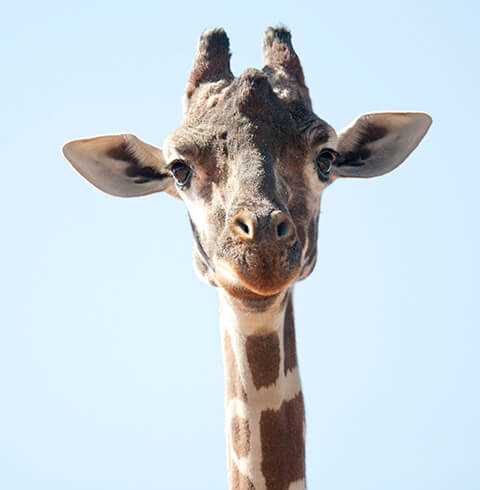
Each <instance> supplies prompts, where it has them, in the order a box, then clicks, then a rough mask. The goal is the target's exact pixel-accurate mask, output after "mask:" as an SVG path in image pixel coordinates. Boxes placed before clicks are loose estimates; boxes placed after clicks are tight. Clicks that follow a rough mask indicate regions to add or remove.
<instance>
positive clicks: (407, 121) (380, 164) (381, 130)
mask: <svg viewBox="0 0 480 490" xmlns="http://www.w3.org/2000/svg"><path fill="white" fill-rule="evenodd" d="M431 124H432V118H431V117H430V116H429V115H428V114H425V113H424V112H374V113H371V114H364V115H362V116H359V117H358V118H357V119H356V120H355V121H354V122H353V124H351V125H350V126H348V127H347V128H345V129H344V130H343V131H341V132H340V133H339V135H338V146H337V151H338V152H339V154H340V155H339V157H338V158H337V160H336V161H335V164H334V172H335V174H336V175H337V176H339V177H376V176H377V175H383V174H386V173H388V172H390V171H392V170H393V169H395V168H396V167H398V166H399V165H400V164H401V163H402V162H403V161H404V160H405V159H406V158H407V157H408V155H410V153H411V152H412V151H413V150H414V149H415V148H416V147H417V145H418V144H419V143H420V141H421V140H422V138H423V137H424V136H425V134H426V132H427V131H428V128H429V127H430V125H431Z"/></svg>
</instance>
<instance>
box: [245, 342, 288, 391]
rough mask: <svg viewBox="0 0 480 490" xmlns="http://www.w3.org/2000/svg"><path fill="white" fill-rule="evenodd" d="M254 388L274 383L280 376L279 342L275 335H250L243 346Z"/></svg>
mask: <svg viewBox="0 0 480 490" xmlns="http://www.w3.org/2000/svg"><path fill="white" fill-rule="evenodd" d="M245 350H246V352H247V359H248V364H249V366H250V372H251V373H252V379H253V384H254V385H255V388H257V390H258V389H260V388H262V387H264V386H270V385H271V384H273V383H275V381H276V380H277V379H278V376H279V374H280V342H279V339H278V334H277V333H271V334H268V335H250V336H249V337H247V341H246V344H245Z"/></svg>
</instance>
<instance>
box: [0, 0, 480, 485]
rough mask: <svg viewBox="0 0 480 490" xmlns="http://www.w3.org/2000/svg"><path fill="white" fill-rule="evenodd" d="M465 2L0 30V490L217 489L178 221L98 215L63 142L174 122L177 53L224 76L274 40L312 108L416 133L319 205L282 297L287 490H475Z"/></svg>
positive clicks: (14, 22) (96, 17) (206, 321)
mask: <svg viewBox="0 0 480 490" xmlns="http://www.w3.org/2000/svg"><path fill="white" fill-rule="evenodd" d="M479 16H480V12H479V7H478V3H476V2H461V1H460V2H455V3H452V2H444V1H436V2H432V1H425V2H414V1H409V0H407V1H401V2H400V1H393V2H374V1H365V2H353V1H348V2H342V1H339V2H331V5H330V6H329V5H328V4H327V2H297V3H295V4H293V3H292V2H274V3H273V2H263V3H261V2H251V1H249V0H246V1H243V2H241V3H237V4H231V3H228V4H227V3H226V2H223V3H220V2H208V3H207V4H205V3H204V2H195V3H193V2H192V3H189V2H179V3H178V4H177V5H175V6H174V5H173V4H167V3H163V2H143V1H138V2H135V3H132V2H119V1H116V2H110V1H104V2H88V1H87V2H42V3H39V2H23V3H15V4H14V3H13V2H10V3H9V4H8V5H4V6H3V7H2V16H1V19H0V54H1V60H2V66H3V76H2V77H1V78H0V130H1V134H2V136H3V137H2V149H1V155H2V168H3V172H2V181H3V182H4V185H3V190H2V193H1V199H2V205H1V207H0V218H1V223H2V228H3V231H4V233H3V234H2V240H1V242H0V252H1V253H0V257H1V259H0V261H1V262H0V267H1V269H0V270H1V276H2V281H1V282H0V298H1V300H0V301H1V304H0V393H1V403H0V487H1V488H5V489H6V490H20V489H22V490H40V489H42V490H43V489H48V490H57V489H58V490H70V489H72V490H73V489H78V490H80V489H81V490H87V489H88V490H97V489H98V490H110V489H112V490H113V489H115V490H133V489H135V490H136V489H138V488H142V489H144V490H150V489H168V490H180V489H188V490H189V489H205V490H216V489H225V488H226V465H225V450H224V436H223V374H222V363H221V353H220V342H219V334H218V319H217V298H216V291H215V290H214V289H213V288H209V287H207V286H205V285H204V284H203V283H201V282H199V281H198V280H197V278H196V277H195V275H194V272H193V270H192V267H191V232H190V229H189V226H188V222H187V216H186V211H185V209H184V207H183V206H182V204H181V203H180V202H177V201H175V200H174V199H171V198H169V196H166V195H165V196H164V195H154V196H150V197H144V198H139V199H131V200H122V199H118V198H113V197H111V196H108V195H106V194H103V193H101V192H99V191H98V190H96V189H94V188H93V187H91V186H89V185H88V184H87V183H86V182H85V181H84V180H83V179H81V178H80V177H79V176H78V175H77V174H75V172H74V171H73V170H72V168H71V167H70V166H69V164H68V163H67V162H66V160H64V158H63V157H62V155H61V152H60V148H61V145H62V144H63V143H64V142H66V141H68V140H70V139H73V138H78V137H83V136H94V135H96V134H104V133H116V132H132V133H135V134H137V135H138V136H139V137H141V138H142V139H144V140H146V141H149V142H151V143H153V144H158V145H161V143H162V141H163V139H164V138H165V137H166V136H167V135H168V133H169V132H170V131H172V130H173V129H174V128H175V127H176V126H177V125H178V124H179V123H180V121H181V97H182V92H183V88H184V86H185V84H186V81H187V76H188V73H189V70H190V67H191V63H192V59H193V55H194V52H195V48H196V43H197V39H198V36H199V34H200V33H201V31H202V30H204V29H205V28H209V27H216V26H223V27H224V28H225V29H226V30H227V32H228V34H229V36H230V40H231V49H232V53H233V57H232V69H233V70H234V72H235V73H236V74H239V73H240V72H241V71H242V70H243V69H245V68H247V67H250V66H255V67H260V66H261V49H260V46H261V41H262V36H263V31H264V29H265V27H267V26H268V25H275V24H278V23H283V24H285V25H287V26H288V27H290V29H291V30H292V33H293V41H294V45H295V47H296V49H297V52H298V53H299V55H300V58H301V60H302V63H303V66H304V70H305V74H306V79H307V83H308V84H309V86H310V90H311V95H312V98H313V101H314V108H315V110H316V112H317V113H318V115H319V116H321V117H322V118H324V119H325V120H327V121H328V122H329V123H330V124H332V125H333V126H334V127H335V128H336V129H337V130H340V129H342V127H344V126H346V125H348V124H349V123H350V122H351V121H352V120H353V119H354V118H355V117H356V116H357V115H359V114H362V113H365V112H372V111H379V110H421V111H426V112H429V113H430V114H431V115H432V117H433V120H434V123H433V126H432V128H431V129H430V132H429V133H428V134H427V136H426V138H425V140H424V141H423V142H422V144H421V145H420V147H419V148H418V149H417V150H416V151H415V153H414V154H412V155H411V157H409V159H408V160H407V161H406V162H405V163H404V164H403V165H402V166H401V167H399V169H397V170H396V171H395V172H393V173H391V174H389V175H387V176H384V177H380V178H377V179H370V180H361V181H358V180H352V181H347V180H345V181H342V182H338V183H336V184H335V185H333V186H332V187H331V188H329V189H328V190H327V191H326V192H325V195H324V197H323V201H322V215H321V222H320V228H319V261H318V265H317V268H316V270H315V272H314V273H313V274H312V276H311V277H310V278H309V279H308V280H306V281H305V282H303V283H301V284H299V285H298V287H297V288H296V294H295V310H296V323H297V337H298V350H299V358H300V368H301V374H302V380H303V385H304V392H305V398H306V407H307V471H308V485H309V488H311V489H322V490H352V489H355V490H385V489H389V490H397V489H398V490H400V489H402V490H403V489H406V488H408V489H411V490H415V489H422V490H425V489H428V490H447V489H454V488H455V489H461V490H475V489H478V488H479V487H480V468H479V465H478V461H479V460H480V443H479V440H480V420H479V418H480V416H479V413H480V407H479V405H480V399H479V388H480V386H479V379H480V377H479V370H480V361H479V356H478V351H479V342H480V334H479V325H480V321H479V320H480V318H479V316H480V315H479V312H478V292H479V286H478V277H479V273H480V267H479V265H480V264H479V257H478V255H479V245H480V236H479V226H478V221H479V219H478V214H479V211H480V206H479V192H478V182H479V179H480V165H479V163H478V157H477V153H478V151H477V150H475V147H476V146H475V145H476V143H477V142H478V134H477V133H478V123H477V120H478V113H479V108H480V107H479V105H480V104H479V97H478V87H479V86H480V83H479V82H480V80H479V78H480V77H479V64H478V49H479V46H480V43H479V41H480V39H479V37H480V36H479V34H478V25H477V24H478V22H477V21H478V18H479Z"/></svg>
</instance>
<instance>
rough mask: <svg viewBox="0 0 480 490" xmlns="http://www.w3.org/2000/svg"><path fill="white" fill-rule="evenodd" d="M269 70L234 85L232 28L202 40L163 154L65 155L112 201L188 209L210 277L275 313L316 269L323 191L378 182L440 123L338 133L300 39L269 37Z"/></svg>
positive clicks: (119, 144) (408, 115) (126, 149)
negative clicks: (343, 182)
mask: <svg viewBox="0 0 480 490" xmlns="http://www.w3.org/2000/svg"><path fill="white" fill-rule="evenodd" d="M263 53H264V63H265V66H264V67H263V69H262V70H261V71H260V70H255V69H248V70H246V71H245V72H243V73H242V74H241V75H240V76H238V77H234V75H233V74H232V72H231V71H230V53H229V42H228V38H227V36H226V34H225V32H224V31H223V30H221V29H215V30H210V31H206V32H205V33H204V34H203V35H202V36H201V37H200V41H199V45H198V50H197V53H196V56H195V60H194V64H193V68H192V71H191V74H190V78H189V82H188V85H187V88H186V91H185V98H184V119H183V122H182V124H181V126H180V127H179V128H178V129H177V130H175V131H174V132H173V133H172V134H170V135H169V136H168V137H167V139H166V141H165V144H164V146H163V148H162V149H160V148H157V147H154V146H151V145H149V144H147V143H144V142H143V141H141V140H139V139H138V138H136V137H135V136H133V135H130V134H122V135H108V136H100V137H96V138H88V139H81V140H75V141H71V142H69V143H67V144H66V145H65V146H64V149H63V151H64V154H65V156H66V157H67V158H68V160H69V161H70V162H71V163H72V165H73V166H74V167H75V169H76V170H78V172H79V173H80V174H81V175H83V176H84V177H85V178H86V179H87V180H88V181H90V182H91V183H92V184H94V185H95V186H97V187H98V188H100V189H101V190H103V191H105V192H108V193H110V194H114V195H117V196H122V197H132V196H141V195H145V194H150V193H154V192H159V191H165V192H168V193H169V194H171V195H173V196H175V197H177V198H180V199H182V200H183V201H184V202H185V204H186V206H187V208H188V213H189V217H190V221H191V225H192V229H193V235H194V264H195V266H196V269H197V271H198V273H199V275H200V276H201V277H202V278H204V279H205V280H207V281H208V282H209V283H211V284H213V285H216V286H219V287H221V288H223V289H224V290H225V291H226V292H227V293H228V294H229V295H231V296H232V297H233V298H236V299H237V300H239V301H240V302H249V303H251V301H252V300H254V301H255V302H259V303H261V302H262V301H263V302H268V300H269V299H270V298H274V297H276V296H277V295H278V294H279V293H281V292H282V291H284V290H286V288H288V286H289V285H291V284H292V283H293V282H295V281H297V280H300V279H302V278H304V277H306V276H307V275H308V274H309V273H310V272H311V271H312V269H313V267H314V265H315V259H316V241H317V225H318V216H319V210H320V197H321V194H322V191H323V190H324V189H325V187H327V186H328V185H330V184H331V183H332V182H333V181H335V180H336V179H337V178H344V177H374V176H377V175H382V174H385V173H387V172H390V171H391V170H393V169H394V168H396V167H397V166H398V165H399V164H400V163H402V162H403V160H405V158H406V157H407V156H408V155H409V154H410V153H411V152H412V151H413V150H414V149H415V147H416V146H417V145H418V143H419V142H420V140H421V139H422V138H423V136H424V135H425V133H426V132H427V130H428V128H429V126H430V124H431V119H430V117H429V116H428V115H427V114H424V113H417V112H403V113H400V112H398V113H372V114H366V115H363V116H360V117H358V118H357V119H356V120H355V121H354V122H353V124H352V125H350V126H349V127H347V128H346V129H344V130H343V131H341V132H340V133H338V134H337V133H336V132H335V130H334V129H333V128H332V127H331V126H330V125H329V124H328V123H326V122H325V121H323V120H322V119H320V118H319V117H318V116H317V115H315V114H314V112H313V111H312V105H311V101H310V97H309V93H308V89H307V87H306V85H305V81H304V75H303V71H302V68H301V65H300V62H299V59H298V57H297V55H296V53H295V51H294V49H293V47H292V43H291V37H290V33H289V32H288V31H287V30H286V29H284V28H275V29H273V28H269V29H267V31H266V33H265V38H264V44H263Z"/></svg>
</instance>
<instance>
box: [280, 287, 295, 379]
mask: <svg viewBox="0 0 480 490" xmlns="http://www.w3.org/2000/svg"><path fill="white" fill-rule="evenodd" d="M283 348H284V353H285V362H284V365H283V370H284V374H285V376H286V375H287V374H288V372H289V371H291V370H292V369H294V368H296V367H297V346H296V342H295V323H294V319H293V302H292V297H291V296H290V295H289V297H288V303H287V309H286V311H285V323H284V325H283Z"/></svg>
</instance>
